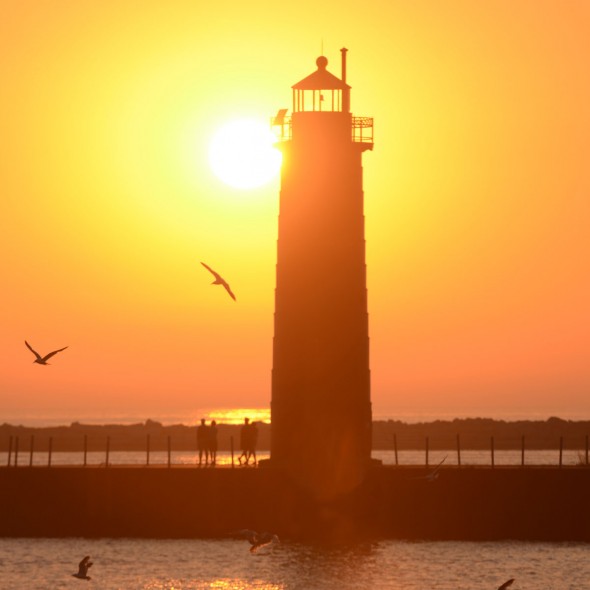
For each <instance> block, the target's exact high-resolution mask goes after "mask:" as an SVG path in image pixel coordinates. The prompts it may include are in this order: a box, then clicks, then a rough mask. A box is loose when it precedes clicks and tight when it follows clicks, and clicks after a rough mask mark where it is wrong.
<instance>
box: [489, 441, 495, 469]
mask: <svg viewBox="0 0 590 590" xmlns="http://www.w3.org/2000/svg"><path fill="white" fill-rule="evenodd" d="M490 448H491V450H492V469H494V467H495V466H496V463H495V459H494V437H493V436H492V437H490Z"/></svg>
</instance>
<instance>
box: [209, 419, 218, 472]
mask: <svg viewBox="0 0 590 590" xmlns="http://www.w3.org/2000/svg"><path fill="white" fill-rule="evenodd" d="M209 456H210V457H211V467H215V462H216V461H217V422H215V420H211V426H209Z"/></svg>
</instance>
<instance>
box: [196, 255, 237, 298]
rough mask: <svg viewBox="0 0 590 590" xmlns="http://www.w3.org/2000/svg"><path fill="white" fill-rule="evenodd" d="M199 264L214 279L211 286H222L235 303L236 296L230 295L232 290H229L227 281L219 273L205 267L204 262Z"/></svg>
mask: <svg viewBox="0 0 590 590" xmlns="http://www.w3.org/2000/svg"><path fill="white" fill-rule="evenodd" d="M201 264H202V265H203V266H204V267H205V268H206V269H207V270H208V271H209V272H210V273H211V274H212V275H213V276H214V277H215V280H214V281H213V282H212V283H211V284H212V285H223V286H224V287H225V290H226V291H227V292H228V293H229V296H230V297H231V298H232V299H233V300H234V301H235V300H236V296H235V295H234V294H233V293H232V290H231V289H230V288H229V285H228V284H227V281H226V280H225V279H224V278H223V277H222V276H221V275H220V274H219V273H216V272H215V271H214V270H213V269H212V268H211V267H210V266H207V265H206V264H205V263H204V262H201Z"/></svg>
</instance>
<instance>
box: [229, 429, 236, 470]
mask: <svg viewBox="0 0 590 590" xmlns="http://www.w3.org/2000/svg"><path fill="white" fill-rule="evenodd" d="M229 448H230V449H231V467H232V469H233V468H234V467H235V465H234V437H233V436H230V437H229Z"/></svg>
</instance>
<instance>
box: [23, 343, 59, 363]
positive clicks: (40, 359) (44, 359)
mask: <svg viewBox="0 0 590 590" xmlns="http://www.w3.org/2000/svg"><path fill="white" fill-rule="evenodd" d="M25 344H26V345H27V348H28V349H29V350H30V351H31V352H32V353H33V354H34V355H35V356H36V357H37V358H36V359H35V360H34V361H33V362H34V363H39V364H40V365H48V364H49V363H48V362H47V361H48V360H49V359H50V358H51V357H52V356H53V355H54V354H57V353H58V352H61V351H62V350H65V349H66V348H67V346H64V347H63V348H59V349H57V350H54V351H53V352H50V353H49V354H46V355H45V356H41V355H40V354H39V353H38V352H37V351H36V350H34V349H33V347H32V346H31V345H30V344H29V343H28V342H27V341H26V340H25Z"/></svg>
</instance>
